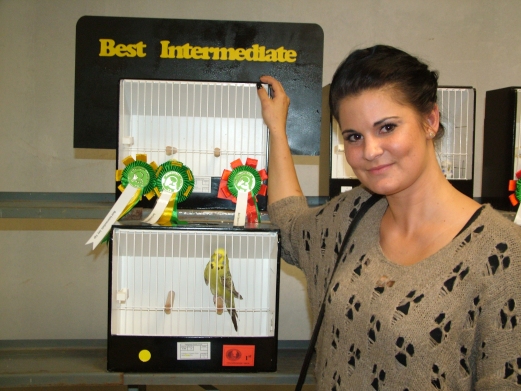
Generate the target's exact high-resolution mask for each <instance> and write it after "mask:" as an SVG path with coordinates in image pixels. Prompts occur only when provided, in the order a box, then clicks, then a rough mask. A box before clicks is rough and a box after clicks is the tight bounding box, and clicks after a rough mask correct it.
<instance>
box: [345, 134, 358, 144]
mask: <svg viewBox="0 0 521 391" xmlns="http://www.w3.org/2000/svg"><path fill="white" fill-rule="evenodd" d="M361 139H362V135H361V134H358V133H349V134H344V140H345V141H347V142H349V143H355V142H357V141H359V140H361Z"/></svg>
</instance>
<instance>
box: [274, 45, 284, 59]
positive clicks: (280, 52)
mask: <svg viewBox="0 0 521 391" xmlns="http://www.w3.org/2000/svg"><path fill="white" fill-rule="evenodd" d="M276 52H277V61H278V62H286V59H285V58H284V53H285V52H286V51H285V50H284V46H281V47H280V48H278V49H277V50H276Z"/></svg>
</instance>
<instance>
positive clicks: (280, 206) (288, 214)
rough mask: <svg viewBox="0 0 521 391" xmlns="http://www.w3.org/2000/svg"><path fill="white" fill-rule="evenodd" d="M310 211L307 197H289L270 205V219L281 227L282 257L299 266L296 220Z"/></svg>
mask: <svg viewBox="0 0 521 391" xmlns="http://www.w3.org/2000/svg"><path fill="white" fill-rule="evenodd" d="M308 211H309V207H308V204H307V201H306V197H287V198H283V199H282V200H280V201H277V202H275V203H274V204H271V205H269V206H268V214H269V216H270V221H271V222H272V223H273V224H275V225H276V226H278V227H279V229H280V232H281V242H282V259H284V260H285V261H286V262H287V263H289V264H291V265H295V266H299V262H298V245H299V241H298V239H297V238H296V235H297V233H296V229H295V226H296V224H295V222H296V221H297V219H298V218H299V216H302V215H303V214H304V213H305V212H308Z"/></svg>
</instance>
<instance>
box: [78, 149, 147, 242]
mask: <svg viewBox="0 0 521 391" xmlns="http://www.w3.org/2000/svg"><path fill="white" fill-rule="evenodd" d="M123 163H124V164H125V166H126V167H125V169H124V170H117V171H116V182H121V183H120V185H119V186H118V189H119V190H120V191H121V195H120V196H119V198H118V200H117V201H116V203H115V204H114V206H113V207H112V209H111V210H110V211H109V213H108V214H107V216H105V218H104V219H103V221H102V222H101V224H100V226H99V227H98V229H97V230H96V231H95V232H94V234H92V236H91V237H90V239H89V240H88V241H87V243H86V244H90V243H92V246H93V248H96V246H97V245H98V244H99V243H100V242H105V241H107V240H108V239H109V236H108V233H109V231H110V228H111V227H112V225H113V224H114V223H115V222H116V221H118V220H120V219H121V218H122V217H123V216H125V215H126V214H127V213H129V212H130V211H131V210H132V208H133V207H134V206H135V205H136V204H137V203H138V202H139V201H140V200H141V199H142V198H143V196H145V197H147V198H148V199H149V200H150V199H152V197H154V195H155V193H154V184H155V170H156V168H157V165H156V164H155V163H154V162H152V163H150V164H148V163H147V156H146V155H145V154H138V155H136V160H134V158H132V156H128V157H126V158H125V159H123Z"/></svg>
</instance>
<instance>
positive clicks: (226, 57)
mask: <svg viewBox="0 0 521 391" xmlns="http://www.w3.org/2000/svg"><path fill="white" fill-rule="evenodd" d="M100 42H101V48H100V56H102V55H104V56H114V55H117V56H120V57H123V56H128V57H133V56H136V55H137V56H139V57H142V56H145V55H146V54H145V52H144V50H143V49H144V48H145V47H146V45H144V44H143V42H139V43H137V44H132V45H121V44H120V45H115V42H114V41H113V40H110V39H105V40H101V39H100ZM160 44H161V52H160V55H159V57H160V58H177V59H185V60H190V59H193V60H220V61H244V60H246V61H255V62H296V61H297V52H296V51H295V50H286V49H285V48H284V46H280V47H279V48H277V49H266V46H260V45H259V44H253V45H251V47H249V48H225V47H221V48H220V47H207V46H192V45H190V43H188V42H187V43H185V44H184V45H182V46H171V45H170V41H166V40H164V41H160Z"/></svg>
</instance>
